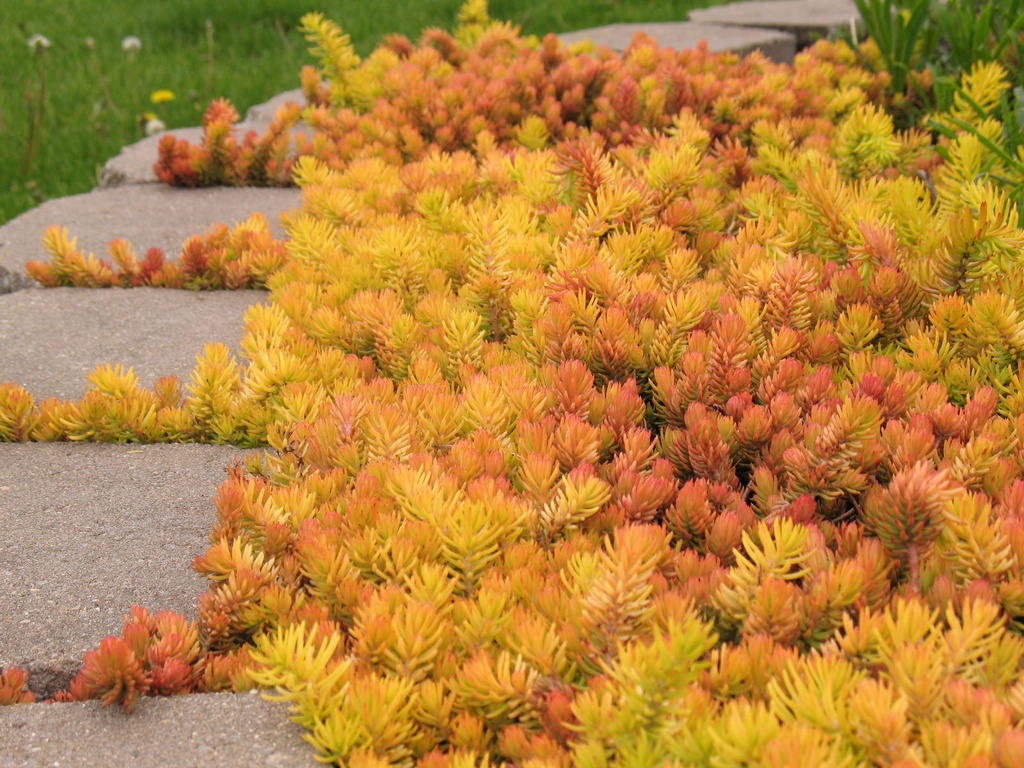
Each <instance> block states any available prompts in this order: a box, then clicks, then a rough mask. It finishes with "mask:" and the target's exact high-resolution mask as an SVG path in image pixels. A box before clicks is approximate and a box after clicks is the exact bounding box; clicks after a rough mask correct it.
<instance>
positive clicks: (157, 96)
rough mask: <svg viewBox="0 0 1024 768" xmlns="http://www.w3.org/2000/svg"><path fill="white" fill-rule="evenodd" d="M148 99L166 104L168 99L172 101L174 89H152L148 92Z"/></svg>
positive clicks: (155, 102)
mask: <svg viewBox="0 0 1024 768" xmlns="http://www.w3.org/2000/svg"><path fill="white" fill-rule="evenodd" d="M149 100H150V101H151V102H153V103H154V104H166V103H167V102H168V101H174V91H168V90H167V89H166V88H162V89H160V90H159V91H153V92H152V93H151V94H149Z"/></svg>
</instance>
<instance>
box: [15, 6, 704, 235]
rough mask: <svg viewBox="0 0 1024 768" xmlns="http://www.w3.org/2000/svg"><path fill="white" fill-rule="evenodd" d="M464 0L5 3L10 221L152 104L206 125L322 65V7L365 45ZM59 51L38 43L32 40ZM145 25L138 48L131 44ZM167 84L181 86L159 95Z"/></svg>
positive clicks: (92, 171) (417, 25)
mask: <svg viewBox="0 0 1024 768" xmlns="http://www.w3.org/2000/svg"><path fill="white" fill-rule="evenodd" d="M461 4H462V0H393V1H392V2H388V3H377V2H366V0H321V2H318V3H313V2H310V3H308V4H307V3H296V2H295V0H220V2H218V3H215V4H211V3H208V2H206V0H133V2H130V3H128V2H124V0H74V2H70V3H69V2H67V0H5V2H4V4H3V6H4V7H3V10H2V11H0V223H2V222H4V221H7V220H8V219H10V218H13V217H14V216H16V215H17V214H19V213H21V212H22V211H24V210H27V209H28V208H31V207H33V206H34V205H36V204H38V203H40V202H42V201H43V200H46V199H49V198H53V197H61V196H64V195H70V194H75V193H79V192H85V191H87V190H89V189H92V188H93V187H95V186H96V179H97V173H98V171H99V169H100V168H101V167H102V165H103V163H104V162H105V161H106V160H107V159H108V158H110V157H111V156H113V155H115V154H117V152H118V150H119V149H120V147H121V146H123V145H124V144H128V143H131V142H133V141H136V140H137V139H139V138H142V136H143V135H144V131H143V127H142V124H143V122H144V120H145V118H143V117H142V116H143V115H144V114H145V113H152V114H154V115H156V116H157V117H159V119H160V120H161V121H163V122H164V123H165V124H166V125H167V126H168V127H171V128H173V127H180V126H186V125H197V124H198V123H199V122H200V119H201V117H202V114H203V111H204V110H205V108H206V105H207V104H208V103H209V102H210V100H211V99H213V98H218V97H226V98H228V99H230V100H231V101H232V102H234V104H235V106H236V107H237V108H238V110H239V112H240V113H242V114H244V113H245V110H246V109H247V108H248V107H249V106H251V105H253V104H256V103H259V102H261V101H263V100H265V99H267V98H269V97H270V96H272V95H274V94H276V93H278V92H280V91H283V90H287V89H289V88H295V87H297V86H298V72H299V69H300V67H301V66H302V65H303V64H305V63H311V59H310V58H309V56H308V55H307V53H306V44H305V41H304V40H303V39H302V38H301V36H300V35H299V34H298V33H297V32H296V31H295V28H296V26H297V24H298V20H299V18H300V17H301V16H302V15H303V14H304V13H306V12H308V11H311V10H319V11H322V12H323V13H325V14H326V15H327V16H328V17H329V18H331V19H333V20H335V21H337V22H339V23H340V24H342V26H343V27H344V28H345V30H346V31H347V32H348V33H349V34H350V35H351V37H352V40H353V42H354V43H355V45H356V48H357V51H358V52H359V53H360V54H361V55H365V54H367V53H369V52H370V51H371V50H372V49H373V48H374V46H375V45H376V44H377V43H378V41H379V40H380V38H381V37H382V36H383V35H385V34H388V33H391V32H400V33H403V34H406V35H408V36H410V37H412V38H413V39H415V38H416V36H418V34H419V32H420V30H422V29H423V28H424V27H429V26H440V27H445V28H451V27H453V26H454V20H455V15H456V13H457V11H458V9H459V7H460V5H461ZM713 4H715V2H714V0H643V1H642V2H641V1H640V0H633V1H632V2H630V0H560V1H559V2H557V3H552V2H550V0H492V2H491V3H490V11H491V16H492V17H494V18H498V19H508V20H510V21H513V22H514V23H516V24H519V25H521V26H522V28H523V31H524V32H525V33H536V34H543V33H546V32H562V31H568V30H573V29H580V28H584V27H589V26H596V25H600V24H607V23H612V22H629V21H668V20H681V19H684V18H685V16H686V13H687V12H688V11H689V10H690V9H691V8H696V7H704V6H707V5H713ZM33 35H43V36H45V37H46V38H47V39H48V40H49V41H50V46H49V48H47V49H45V51H43V52H40V53H39V54H38V55H36V54H33V52H32V50H31V49H30V48H29V46H28V45H27V41H28V40H29V38H30V37H31V36H33ZM128 36H134V37H137V38H138V39H139V41H140V42H141V48H139V49H138V50H137V51H134V52H128V51H125V50H123V49H122V41H123V40H124V38H126V37H128ZM157 90H168V91H171V92H173V94H174V96H175V97H174V99H173V100H172V101H169V102H165V103H160V104H153V103H152V102H151V100H150V97H151V94H152V93H153V92H155V91H157Z"/></svg>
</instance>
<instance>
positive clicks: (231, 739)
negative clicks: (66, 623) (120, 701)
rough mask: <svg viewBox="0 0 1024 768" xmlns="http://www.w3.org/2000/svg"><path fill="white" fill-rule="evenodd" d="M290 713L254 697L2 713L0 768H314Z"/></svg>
mask: <svg viewBox="0 0 1024 768" xmlns="http://www.w3.org/2000/svg"><path fill="white" fill-rule="evenodd" d="M302 733H303V729H302V728H301V727H299V726H298V725H296V724H295V723H292V722H289V720H288V708H287V706H286V705H284V704H281V703H278V702H270V701H264V700H263V699H262V698H261V697H260V696H258V695H256V694H252V693H244V694H231V693H211V694H205V695H197V696H171V697H169V698H160V699H152V698H150V699H142V700H140V701H139V703H138V705H137V706H136V708H135V711H134V712H133V713H132V714H130V715H126V714H125V713H124V712H123V711H122V710H121V708H120V707H104V706H103V705H102V704H100V703H99V702H97V701H90V702H85V703H73V704H22V705H18V706H14V707H0V765H2V766H3V768H44V767H45V768H51V766H69V767H70V766H74V768H168V766H173V767H174V768H312V767H313V766H316V765H322V763H318V762H317V761H316V759H315V757H314V755H315V750H314V749H313V747H312V746H310V745H309V744H307V743H306V742H305V741H304V740H303V738H302Z"/></svg>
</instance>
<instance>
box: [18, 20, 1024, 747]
mask: <svg viewBox="0 0 1024 768" xmlns="http://www.w3.org/2000/svg"><path fill="white" fill-rule="evenodd" d="M460 22H461V23H460V26H459V28H458V29H457V30H456V31H455V32H453V33H452V34H450V35H447V34H443V33H430V34H429V35H427V36H426V37H425V39H424V40H423V41H422V42H421V43H419V44H417V45H413V44H411V43H408V41H404V40H401V39H391V40H389V41H387V42H386V43H385V45H384V46H383V47H382V48H381V49H379V50H378V51H377V52H376V53H375V54H373V55H372V56H370V57H369V58H368V59H367V60H366V62H362V63H360V62H358V61H356V60H355V58H354V55H353V54H352V52H351V48H350V46H349V45H348V42H347V40H345V38H344V35H343V33H341V31H340V30H339V29H338V28H336V27H334V26H333V25H331V24H329V23H327V22H325V21H324V20H322V19H320V18H318V17H307V19H306V21H305V25H306V27H307V32H308V34H309V35H310V36H311V37H312V38H313V39H314V40H315V41H316V43H317V45H318V47H319V48H320V50H321V53H322V65H323V67H322V70H321V72H319V73H316V75H315V76H307V78H306V82H307V83H308V85H309V87H310V88H309V89H310V93H311V95H312V96H314V100H313V101H314V105H313V107H312V108H311V109H309V110H307V111H306V112H305V114H304V118H305V120H306V122H307V123H308V124H309V125H310V126H312V127H313V128H314V129H315V133H313V134H312V135H311V136H310V138H309V139H308V143H307V144H305V145H302V147H303V148H302V149H300V152H299V154H298V155H295V154H287V153H285V151H284V146H283V142H281V143H280V144H279V143H278V140H277V139H276V138H275V136H277V135H278V134H276V133H273V132H272V134H269V135H268V136H267V137H255V136H254V137H248V138H241V139H238V138H236V137H233V136H232V134H231V122H232V121H231V110H230V107H229V106H228V105H226V104H216V105H213V106H212V107H211V110H210V112H209V119H208V121H207V137H206V141H205V143H204V144H203V145H202V146H199V147H191V146H186V145H181V144H178V143H175V144H173V145H172V144H171V143H168V144H167V145H166V147H165V150H164V152H163V154H162V157H161V159H160V161H159V162H160V163H161V164H162V166H163V167H164V168H165V169H167V170H168V172H169V173H170V174H171V176H173V177H174V178H175V179H179V180H180V179H183V178H184V179H191V178H192V177H190V176H189V174H195V179H196V180H197V181H211V180H217V181H225V180H232V181H242V180H247V179H249V178H250V176H249V175H248V171H247V170H246V169H251V168H253V167H256V165H259V164H254V163H253V161H252V158H253V157H254V155H255V153H256V152H257V148H259V147H263V148H265V149H266V151H265V153H264V157H266V158H269V160H268V162H266V163H262V167H263V168H264V169H265V170H268V169H273V171H274V173H281V174H285V173H286V172H287V177H288V178H291V179H294V181H295V182H296V183H298V184H299V185H300V186H301V187H302V189H303V202H302V206H301V208H300V209H299V210H297V211H295V212H293V213H292V214H290V216H289V217H288V220H287V222H286V228H287V233H288V234H287V237H286V238H285V239H284V240H282V241H278V240H275V239H274V238H273V237H272V236H271V235H270V233H269V230H268V227H267V225H266V222H264V221H262V220H261V219H259V218H254V219H252V220H250V221H249V222H244V223H242V224H240V225H238V226H237V227H236V228H235V229H234V230H230V229H227V228H216V229H214V230H212V231H211V232H209V233H207V234H206V235H204V236H199V237H197V238H195V239H194V240H193V241H191V242H190V243H189V244H188V245H186V247H185V249H184V252H183V254H182V256H181V258H179V259H178V260H177V262H175V263H171V262H169V261H167V260H166V259H164V258H163V257H162V255H161V254H159V253H153V252H151V253H149V254H147V255H146V256H145V257H143V258H142V259H139V258H138V257H137V256H136V255H135V254H134V253H133V252H132V251H131V249H130V247H129V246H128V245H127V244H125V243H118V242H115V243H114V244H112V245H111V252H110V256H111V259H110V261H109V262H108V263H104V262H103V261H102V260H99V259H96V258H95V257H91V256H89V255H87V254H82V253H80V252H79V251H78V250H77V249H76V248H75V246H74V243H73V242H72V241H71V240H70V239H69V238H68V236H67V234H66V233H62V232H60V231H58V230H54V231H51V232H49V233H48V234H47V244H48V248H49V250H50V252H51V253H52V255H53V258H52V260H51V261H50V262H49V263H47V264H45V265H44V264H40V265H34V266H33V267H32V268H31V271H32V274H33V275H34V276H36V277H37V278H38V279H40V280H41V281H42V282H44V283H45V284H74V285H97V286H99V285H123V286H131V285H141V284H149V285H170V286H188V287H195V288H199V287H236V286H241V285H259V286H265V287H266V288H267V289H268V290H269V291H270V299H271V302H270V303H269V304H268V305H266V306H258V307H255V308H253V309H252V310H251V311H250V312H249V314H248V316H247V321H246V323H247V326H246V327H247V335H246V337H245V339H244V341H243V343H242V350H243V351H242V360H237V359H235V358H233V357H232V356H231V355H230V353H229V351H228V350H227V348H226V347H223V346H221V345H210V346H208V347H207V349H206V350H205V352H204V353H203V355H202V356H201V357H200V359H199V360H198V361H197V366H196V369H195V371H194V373H193V375H192V379H191V381H190V382H188V383H184V384H183V383H182V382H179V381H177V380H176V379H172V378H168V379H164V380H161V381H160V382H158V383H157V385H156V386H155V387H154V389H153V391H149V390H145V389H142V388H140V387H139V386H138V384H137V381H136V379H135V377H134V375H133V374H132V373H131V372H130V371H124V370H121V369H117V368H111V367H103V368H100V369H98V370H97V371H95V372H94V373H93V374H92V376H91V377H90V382H91V388H90V391H89V393H87V394H86V395H85V396H84V397H83V398H82V399H81V400H79V401H76V402H58V401H55V400H47V401H42V402H38V403H37V402H35V401H34V399H33V398H32V396H31V394H30V393H28V392H26V391H25V390H23V389H21V388H19V387H17V386H15V385H12V384H7V385H0V439H4V440H121V441H125V440H139V441H165V440H185V441H211V442H225V443H234V444H238V445H255V446H266V447H268V448H269V449H270V450H267V451H266V452H264V453H263V454H261V455H260V456H259V457H258V458H255V459H252V460H249V461H248V462H247V463H246V465H245V466H238V467H236V468H235V469H234V470H233V471H232V473H231V476H230V477H229V479H228V480H227V481H226V482H225V483H224V484H223V485H222V486H221V488H220V489H219V490H218V493H217V497H216V499H215V503H216V506H217V510H218V516H219V519H218V523H217V525H216V527H215V529H214V531H213V532H212V535H211V542H212V543H211V547H210V549H209V551H208V552H207V553H206V554H205V555H204V556H203V557H200V558H198V559H197V561H196V564H195V565H196V568H197V569H198V570H199V571H200V572H201V573H203V574H205V575H207V576H208V577H209V579H210V582H211V587H210V590H209V591H208V592H207V593H206V594H205V595H204V596H203V598H202V600H201V603H200V607H199V619H198V621H197V622H196V623H189V622H187V621H185V620H184V619H182V618H181V617H180V616H176V615H173V614H169V613H160V614H156V615H151V614H149V613H148V612H146V611H144V610H141V609H137V610H135V611H133V612H132V614H131V615H130V616H129V617H127V619H126V624H125V628H124V631H123V633H122V635H121V636H120V637H111V638H108V639H107V640H105V641H103V643H102V644H101V646H100V647H99V648H98V649H97V650H96V651H94V652H91V653H90V654H88V655H87V657H86V659H85V662H84V667H83V670H82V672H81V674H80V675H79V676H78V677H77V678H76V679H75V681H74V682H73V683H72V685H71V688H70V690H69V691H67V692H64V693H63V694H61V695H60V696H59V697H58V698H60V699H62V700H68V699H81V698H102V699H104V700H105V701H107V702H109V703H115V702H116V703H121V704H122V705H123V706H124V707H125V709H128V710H130V709H131V708H132V707H133V706H134V703H135V701H136V700H137V697H138V696H140V695H143V694H155V695H163V694H171V693H178V692H189V691H200V690H223V689H236V690H241V689H245V688H250V687H253V686H259V687H263V688H267V689H270V690H271V691H276V693H271V694H270V695H276V696H278V697H280V698H282V699H284V700H286V701H289V702H290V703H291V705H292V707H293V712H294V716H295V718H296V720H298V721H299V722H300V723H302V724H303V725H304V726H306V727H307V729H308V738H309V739H310V741H311V742H312V743H313V744H314V745H315V746H316V748H317V749H318V750H319V753H320V756H321V757H322V758H323V759H325V760H326V761H336V762H338V763H339V764H342V765H352V766H381V765H406V766H412V765H419V766H471V765H472V766H478V765H491V764H497V765H501V764H509V765H519V766H569V765H574V766H577V765H578V766H605V765H634V766H651V765H682V766H690V765H693V766H705V765H706V766H734V765H735V766H740V765H765V766H784V765H791V764H792V760H793V755H794V754H799V755H800V756H801V758H800V759H801V762H802V763H803V764H807V765H821V766H854V765H906V766H915V765H922V766H924V765H943V766H945V765H950V766H1000V767H1006V766H1013V765H1020V764H1021V762H1022V761H1024V727H1022V724H1024V679H1022V676H1021V670H1022V668H1024V640H1022V638H1021V631H1022V630H1024V474H1022V470H1024V447H1022V440H1021V438H1022V436H1024V434H1022V433H1024V390H1022V387H1021V367H1020V363H1021V359H1022V356H1024V318H1022V316H1021V312H1022V310H1024V306H1022V302H1024V291H1022V282H1024V279H1022V278H1024V269H1022V263H1021V262H1022V257H1024V230H1022V229H1021V227H1020V222H1019V213H1018V209H1017V207H1016V205H1015V204H1014V202H1013V200H1012V199H1011V197H1010V195H1009V192H1008V190H1010V189H1012V186H1013V184H1014V183H1015V182H1014V180H1013V178H1012V174H1013V169H1012V168H1006V167H1001V168H998V169H997V170H993V168H995V165H994V164H995V163H997V162H998V160H999V155H998V153H996V152H995V151H994V150H992V149H991V148H990V147H989V146H988V144H987V143H986V141H983V140H982V138H979V137H984V138H986V139H987V141H988V143H991V144H996V145H997V147H998V142H999V141H1001V138H1000V136H1001V133H1000V123H999V120H998V119H997V117H996V111H995V110H996V107H997V105H998V104H999V103H1000V99H1001V97H1002V95H1003V94H1004V93H1005V91H1006V90H1007V88H1008V87H1009V80H1008V76H1007V73H1006V72H1005V70H1003V69H1001V67H1000V65H999V64H998V63H996V62H989V63H984V64H982V65H979V66H978V67H976V68H975V69H973V70H971V71H970V72H969V73H968V74H967V75H966V76H965V77H964V79H963V81H962V89H961V92H960V97H959V100H958V101H957V102H956V103H955V104H954V105H953V107H952V109H951V110H950V111H949V112H947V113H945V114H942V115H935V116H934V120H935V121H937V122H940V123H941V122H943V121H945V122H946V124H948V125H952V126H954V127H955V128H956V130H951V131H950V133H951V134H952V135H951V136H949V137H942V138H940V139H936V137H935V136H934V135H933V134H932V133H929V132H926V131H924V130H921V129H909V130H906V131H898V130H896V129H895V128H894V124H893V120H892V118H891V116H890V115H889V113H888V112H887V111H886V110H887V105H888V102H887V99H889V98H890V96H889V95H888V91H887V88H886V82H885V77H884V75H883V74H880V73H877V72H874V71H873V70H871V69H870V68H868V67H866V66H865V65H864V64H865V60H867V59H870V48H869V49H868V51H867V53H865V52H864V51H855V50H853V49H851V48H849V47H848V46H846V45H844V44H842V43H819V44H818V45H816V46H815V47H814V48H812V49H810V50H809V51H807V52H805V53H803V54H801V55H800V56H799V57H798V59H797V61H796V63H795V64H794V66H793V67H786V66H781V65H775V64H772V63H770V62H768V61H766V60H764V59H763V58H761V57H758V56H753V57H749V58H747V59H744V60H738V59H737V58H736V57H734V56H730V55H716V54H711V53H709V52H707V51H706V50H698V51H691V52H681V53H672V52H668V51H661V50H659V49H658V48H657V47H656V46H655V45H654V44H653V42H652V41H650V40H649V39H644V38H639V39H637V40H636V41H635V42H634V44H633V45H632V46H631V48H630V49H629V50H628V51H627V52H626V53H625V55H624V56H623V57H621V58H619V57H615V56H611V55H608V54H607V53H599V54H595V53H593V52H586V51H566V50H564V49H560V48H559V47H558V46H557V45H556V44H555V42H554V41H553V39H547V40H544V41H528V40H523V39H521V38H520V37H519V36H518V35H517V34H516V33H515V31H514V30H512V29H510V28H508V27H506V26H503V25H500V24H493V23H491V22H490V21H489V20H488V19H487V18H486V14H485V13H484V9H483V6H482V4H480V3H469V4H467V6H465V7H464V9H463V13H462V15H461V18H460ZM322 75H326V76H327V77H328V83H329V85H328V87H327V89H326V90H324V89H322V88H321V76H322ZM501 77H507V78H510V82H514V83H518V84H519V85H520V86H521V91H514V90H513V91H512V92H516V93H520V96H521V98H520V99H519V100H518V101H517V103H518V105H519V106H518V107H517V108H518V109H519V110H521V111H519V112H516V111H515V109H516V108H513V107H511V106H510V104H509V103H505V102H495V103H494V104H492V105H491V107H490V108H488V107H487V106H486V105H485V104H482V103H481V99H483V100H486V99H487V98H488V93H487V89H486V87H485V85H486V83H488V82H499V81H500V78H501ZM510 82H502V87H503V88H504V87H509V86H510ZM576 83H583V84H584V85H583V87H582V89H581V91H582V92H579V91H575V89H576V85H575V84H576ZM413 85H415V87H413ZM391 89H393V90H391ZM574 91H575V92H574ZM392 93H396V94H397V93H404V94H407V98H406V100H405V101H402V100H400V99H393V98H392V99H387V98H385V99H384V101H381V100H380V97H382V96H385V97H386V96H389V95H391V94H392ZM396 102H397V103H396ZM975 107H979V108H980V110H981V114H979V111H978V109H975ZM440 112H443V113H444V114H443V116H442V115H441V114H440ZM291 114H292V113H287V114H285V116H284V118H283V119H282V125H283V124H284V123H285V122H287V121H288V120H290V119H291V117H290V116H289V115H291ZM476 118H479V120H477V119H476ZM957 121H959V123H960V124H963V125H966V126H968V127H969V128H972V129H973V130H968V129H967V128H963V127H962V125H959V124H958V122H957ZM389 126H391V127H392V128H393V130H389V129H388V127H389ZM446 126H450V127H451V128H452V130H451V131H449V132H445V131H443V128H445V127H446ZM280 135H283V133H282V134H280ZM281 178H284V176H282V177H281ZM3 675H4V676H3V678H2V679H0V697H4V698H6V699H8V700H17V699H19V697H20V696H21V695H22V694H21V691H22V690H23V687H24V678H23V675H22V674H21V673H20V672H19V671H18V670H7V671H5V672H4V673H3Z"/></svg>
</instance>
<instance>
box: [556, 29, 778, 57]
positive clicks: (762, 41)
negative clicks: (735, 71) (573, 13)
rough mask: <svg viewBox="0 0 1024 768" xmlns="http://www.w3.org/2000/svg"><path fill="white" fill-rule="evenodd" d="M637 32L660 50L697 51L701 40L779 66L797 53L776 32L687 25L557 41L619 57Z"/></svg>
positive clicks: (584, 33)
mask: <svg viewBox="0 0 1024 768" xmlns="http://www.w3.org/2000/svg"><path fill="white" fill-rule="evenodd" d="M638 32H645V33H647V34H648V35H650V36H651V37H653V38H654V39H655V40H656V41H657V42H658V45H660V46H661V47H663V48H664V47H667V48H674V49H676V50H677V51H681V50H686V49H689V48H696V47H697V45H698V44H699V43H700V42H701V41H702V40H705V41H707V44H708V49H709V50H712V51H732V52H733V53H737V54H739V55H741V56H743V55H746V54H748V53H752V52H753V51H755V50H760V51H762V52H763V53H764V54H765V56H767V57H768V58H769V59H772V60H773V61H778V62H790V61H792V60H793V54H794V52H795V51H796V39H795V38H794V37H793V36H792V35H790V34H788V33H786V32H781V31H779V30H777V29H747V28H744V27H729V26H723V25H718V24H697V23H694V22H689V21H679V22H663V23H642V24H609V25H608V26H605V27H594V28H592V29H583V30H580V31H578V32H567V33H564V34H561V35H559V36H558V37H559V39H560V40H561V41H562V42H563V43H566V44H567V45H571V44H573V43H579V42H583V41H584V40H591V41H593V43H594V44H595V45H597V46H607V47H608V48H611V49H612V50H613V51H615V52H617V53H622V52H623V51H624V50H626V48H627V47H628V46H629V44H630V43H631V42H632V41H633V38H634V37H635V36H636V34H637V33H638Z"/></svg>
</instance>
